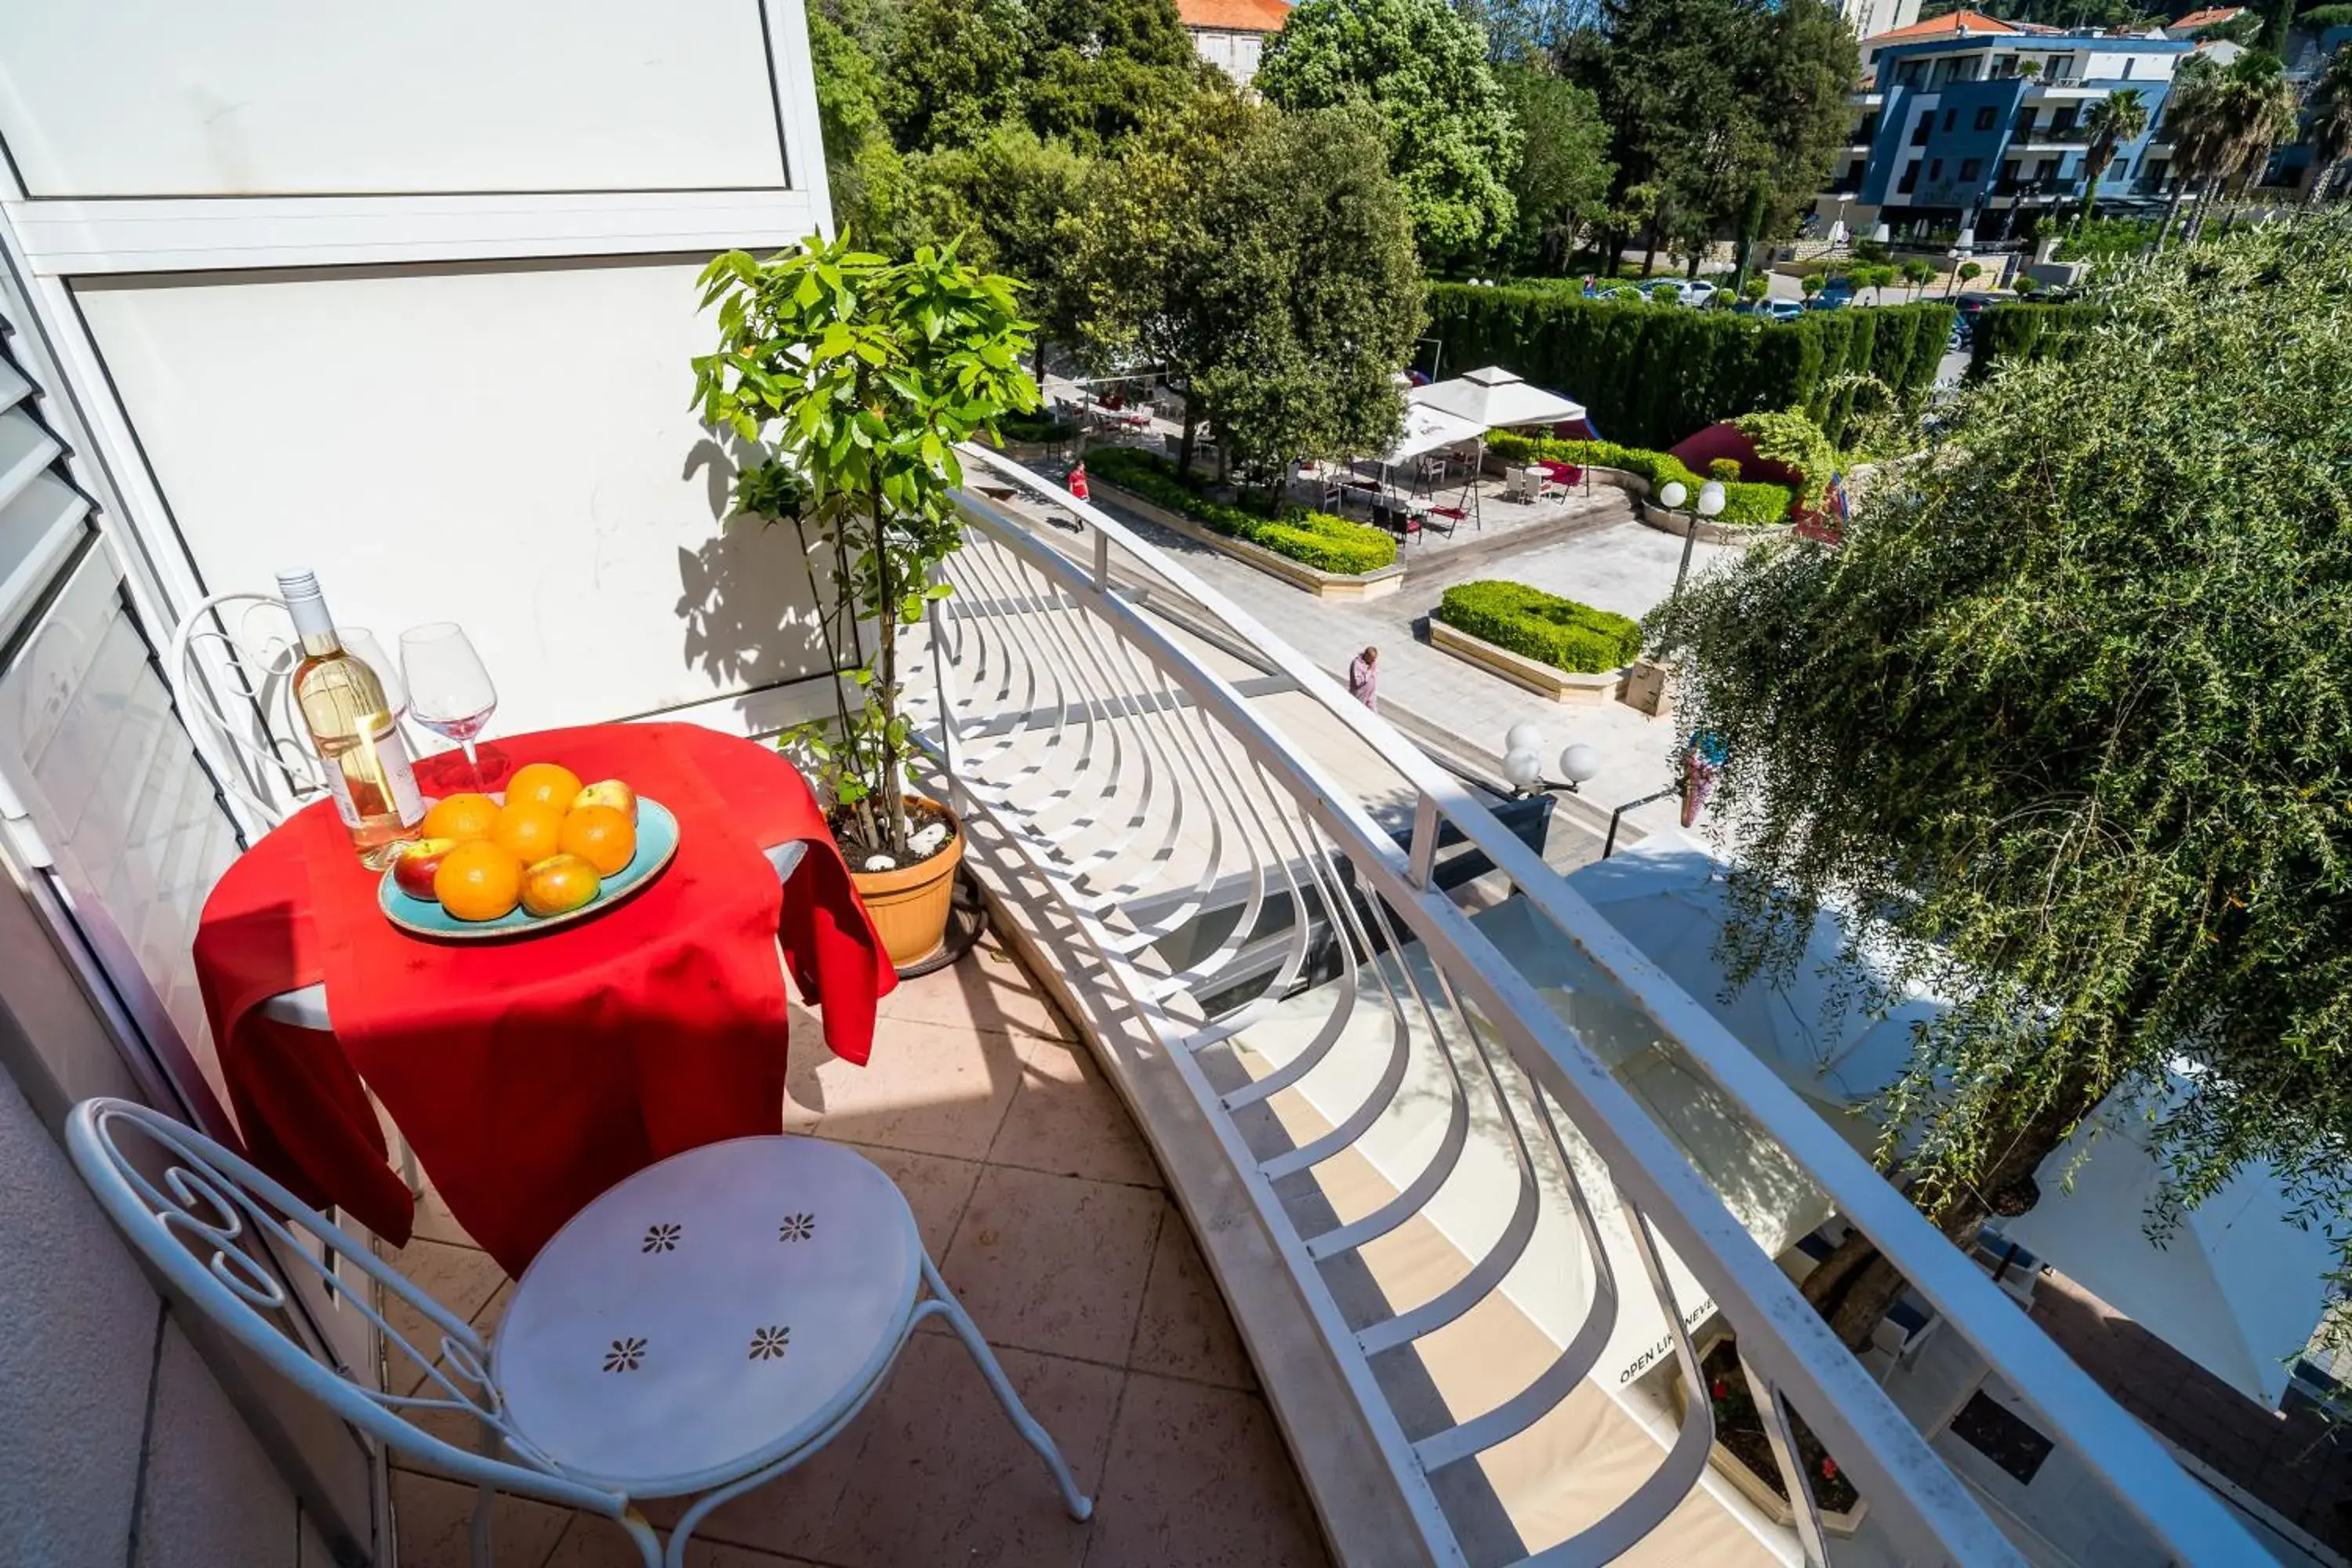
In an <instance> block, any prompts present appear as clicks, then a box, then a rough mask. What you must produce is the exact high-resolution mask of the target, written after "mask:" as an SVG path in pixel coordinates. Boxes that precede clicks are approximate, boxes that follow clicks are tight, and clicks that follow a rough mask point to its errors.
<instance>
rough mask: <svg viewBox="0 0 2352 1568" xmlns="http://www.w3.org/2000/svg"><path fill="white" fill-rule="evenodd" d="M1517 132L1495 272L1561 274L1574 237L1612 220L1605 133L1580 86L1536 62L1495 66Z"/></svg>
mask: <svg viewBox="0 0 2352 1568" xmlns="http://www.w3.org/2000/svg"><path fill="white" fill-rule="evenodd" d="M1496 76H1497V77H1498V78H1499V79H1500V80H1501V81H1502V84H1503V93H1504V96H1505V98H1506V99H1507V100H1508V101H1509V103H1510V106H1511V113H1512V117H1513V118H1514V119H1515V120H1517V122H1518V127H1519V137H1520V140H1519V157H1518V162H1517V163H1515V164H1514V165H1512V168H1511V172H1510V178H1509V180H1508V182H1507V184H1509V186H1510V191H1511V200H1512V202H1513V203H1514V205H1516V206H1517V216H1516V218H1515V219H1514V220H1513V223H1512V226H1511V228H1510V230H1509V232H1508V234H1507V236H1506V237H1504V239H1503V240H1502V242H1501V243H1500V244H1499V245H1497V246H1496V263H1497V265H1496V268H1495V269H1496V270H1498V271H1506V272H1561V271H1565V270H1566V269H1567V267H1568V261H1569V255H1570V252H1571V251H1572V250H1573V249H1574V248H1575V246H1576V238H1577V235H1578V234H1579V232H1580V231H1581V230H1582V229H1584V228H1585V227H1586V226H1590V225H1594V224H1598V223H1600V222H1601V221H1602V220H1603V219H1605V218H1606V217H1607V216H1609V181H1610V176H1611V175H1612V174H1614V173H1615V169H1614V166H1613V165H1612V164H1611V163H1610V162H1609V128H1608V127H1607V126H1606V125H1604V124H1602V123H1601V105H1600V102H1599V100H1596V99H1595V98H1594V97H1593V96H1592V94H1591V92H1590V91H1588V90H1586V89H1583V88H1581V87H1579V86H1577V85H1576V84H1575V83H1574V82H1571V81H1568V80H1566V79H1563V78H1561V77H1559V75H1557V74H1555V73H1554V72H1552V71H1551V70H1549V69H1548V68H1544V67H1541V66H1536V65H1510V66H1504V67H1501V68H1498V69H1497V71H1496Z"/></svg>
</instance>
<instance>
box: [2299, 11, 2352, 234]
mask: <svg viewBox="0 0 2352 1568" xmlns="http://www.w3.org/2000/svg"><path fill="white" fill-rule="evenodd" d="M2306 101H2307V102H2308V103H2309V104H2310V106H2311V110H2312V116H2311V133H2310V134H2311V184H2309V185H2308V186H2306V187H2305V190H2304V193H2303V199H2304V200H2305V201H2306V202H2314V201H2317V200H2318V199H2319V198H2320V196H2321V195H2324V194H2325V193H2326V189H2327V187H2328V185H2329V184H2331V183H2333V181H2334V180H2335V177H2336V164H2338V163H2342V162H2343V161H2344V157H2345V155H2346V154H2347V153H2352V49H2337V50H2336V52H2335V53H2334V54H2332V55H2330V56H2328V57H2327V64H2326V67H2325V68H2323V69H2322V70H2321V71H2320V73H2319V79H2318V80H2316V81H2315V82H2313V83H2312V84H2311V97H2310V98H2309V99H2308V100H2306Z"/></svg>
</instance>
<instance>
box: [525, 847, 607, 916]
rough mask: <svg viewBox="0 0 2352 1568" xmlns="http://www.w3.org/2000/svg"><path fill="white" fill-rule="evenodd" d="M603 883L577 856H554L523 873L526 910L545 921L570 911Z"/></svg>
mask: <svg viewBox="0 0 2352 1568" xmlns="http://www.w3.org/2000/svg"><path fill="white" fill-rule="evenodd" d="M603 886H604V883H603V882H602V881H601V880H600V879H598V878H597V875H596V868H595V867H593V866H591V865H590V864H588V862H587V861H585V860H583V859H582V858H580V857H579V856H577V855H551V856H549V857H548V858H546V859H544V860H541V862H539V863H538V864H537V865H535V866H533V867H532V868H530V870H528V871H525V872H524V873H523V874H522V908H523V913H525V914H527V915H531V916H534V917H536V918H538V919H540V920H545V919H546V918H547V917H548V916H550V915H562V914H569V913H571V912H572V910H576V909H578V908H579V907H580V906H581V905H583V904H584V903H586V902H588V900H591V899H593V898H594V897H595V896H596V893H597V890H598V889H601V888H602V887H603Z"/></svg>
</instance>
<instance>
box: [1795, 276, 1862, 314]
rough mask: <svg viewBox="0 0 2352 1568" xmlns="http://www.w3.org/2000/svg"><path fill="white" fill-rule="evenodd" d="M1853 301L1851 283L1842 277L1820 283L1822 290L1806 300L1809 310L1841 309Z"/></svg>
mask: <svg viewBox="0 0 2352 1568" xmlns="http://www.w3.org/2000/svg"><path fill="white" fill-rule="evenodd" d="M1851 304H1853V284H1852V283H1849V282H1847V281H1846V280H1845V279H1843V278H1838V279H1832V280H1831V281H1829V282H1827V283H1824V284H1822V291H1821V292H1820V293H1818V294H1816V295H1814V296H1813V297H1812V299H1811V300H1810V301H1808V302H1807V304H1806V307H1805V308H1806V309H1807V310H1844V309H1845V308H1846V307H1847V306H1848V305H1851Z"/></svg>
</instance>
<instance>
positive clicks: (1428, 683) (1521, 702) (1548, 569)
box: [1107, 491, 1738, 828]
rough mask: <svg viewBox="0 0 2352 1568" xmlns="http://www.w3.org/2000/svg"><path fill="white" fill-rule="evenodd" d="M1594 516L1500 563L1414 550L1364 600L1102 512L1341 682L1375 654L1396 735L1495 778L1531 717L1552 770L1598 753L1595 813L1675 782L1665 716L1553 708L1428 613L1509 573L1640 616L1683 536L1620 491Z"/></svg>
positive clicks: (1703, 556) (1656, 808)
mask: <svg viewBox="0 0 2352 1568" xmlns="http://www.w3.org/2000/svg"><path fill="white" fill-rule="evenodd" d="M1588 504H1589V505H1590V506H1591V508H1593V509H1594V511H1595V513H1596V515H1597V516H1600V517H1602V518H1605V517H1607V516H1608V515H1610V514H1611V512H1612V510H1613V513H1614V515H1616V516H1617V517H1618V518H1620V519H1621V521H1613V522H1605V523H1604V525H1603V526H1601V527H1598V528H1594V529H1592V530H1590V531H1584V532H1580V533H1575V534H1572V535H1570V536H1568V537H1566V538H1556V539H1552V540H1549V542H1541V543H1538V544H1536V545H1534V546H1533V547H1532V548H1530V549H1528V550H1527V551H1524V552H1517V553H1515V554H1512V555H1509V556H1507V557H1504V558H1501V559H1485V560H1474V561H1471V562H1468V563H1465V564H1464V565H1463V566H1461V567H1459V568H1455V569H1453V570H1448V569H1447V568H1446V567H1445V566H1443V565H1437V564H1435V563H1433V564H1432V566H1431V568H1430V569H1429V570H1426V571H1424V570H1423V569H1422V567H1421V563H1422V561H1423V556H1422V555H1421V553H1420V549H1419V547H1418V546H1415V547H1412V549H1410V550H1409V551H1408V552H1407V553H1406V554H1405V556H1404V557H1403V559H1404V561H1405V585H1404V589H1403V591H1402V593H1399V594H1396V595H1391V596H1390V597H1388V598H1384V599H1374V600H1370V601H1369V602H1367V603H1363V604H1342V603H1338V602H1335V601H1331V600H1318V599H1316V598H1314V597H1312V596H1310V595H1307V594H1305V593H1303V592H1301V591H1300V590H1298V589H1297V588H1294V587H1291V586H1290V585H1289V584H1286V583H1283V582H1280V581H1278V580H1276V579H1275V578H1273V577H1269V576H1267V575H1266V574H1265V573H1263V572H1260V571H1257V570H1256V569H1255V568H1254V567H1251V566H1246V565H1244V564H1243V563H1241V562H1238V561H1235V560H1234V559H1233V558H1232V557H1230V556H1227V555H1223V554H1221V553H1219V552H1216V551H1214V550H1211V549H1210V548H1208V547H1207V546H1206V545H1203V544H1201V543H1199V542H1196V541H1194V540H1192V539H1188V538H1186V537H1184V536H1183V535H1181V534H1179V533H1176V532H1175V531H1172V530H1170V529H1165V528H1161V527H1160V526H1158V525H1157V524H1154V523H1151V522H1150V521H1145V520H1144V519H1142V518H1140V517H1138V516H1136V515H1135V514H1134V513H1132V512H1128V511H1123V510H1120V509H1119V508H1118V506H1116V505H1108V507H1107V510H1109V511H1110V512H1111V513H1112V514H1113V515H1115V516H1117V517H1118V519H1119V520H1120V521H1122V522H1125V523H1127V524H1128V525H1129V527H1131V528H1133V529H1134V530H1135V531H1137V532H1138V533H1139V534H1140V535H1141V536H1142V537H1143V538H1145V539H1147V540H1149V541H1150V542H1152V543H1153V544H1155V545H1157V546H1159V547H1160V549H1161V550H1162V551H1164V552H1167V553H1168V554H1170V555H1171V556H1173V557H1175V558H1176V559H1178V560H1180V561H1181V562H1182V563H1184V564H1185V565H1186V566H1187V567H1188V568H1190V569H1191V570H1192V571H1193V572H1194V573H1196V574H1199V575H1200V576H1201V577H1202V578H1203V579H1204V580H1206V581H1207V582H1208V583H1209V584H1211V585H1212V586H1213V587H1215V588H1216V589H1218V590H1219V591H1220V592H1222V593H1223V594H1224V595H1226V596H1227V597H1228V598H1230V599H1232V600H1233V601H1234V603H1235V604H1236V605H1240V606H1241V607H1242V608H1243V609H1244V610H1245V611H1247V612H1248V613H1249V614H1250V615H1252V616H1255V617H1256V618H1257V619H1258V620H1259V621H1260V622H1262V623H1263V624H1264V625H1265V626H1267V627H1268V628H1269V629H1270V630H1272V631H1273V632H1274V633H1275V634H1276V636H1278V637H1283V638H1284V639H1286V641H1288V642H1289V643H1290V644H1291V646H1292V647H1296V648H1297V649H1298V650H1299V652H1301V653H1303V654H1305V655H1306V656H1307V658H1310V659H1312V660H1313V661H1314V662H1315V664H1316V666H1317V667H1318V668H1321V669H1322V670H1324V671H1325V672H1326V673H1328V674H1329V675H1332V676H1333V677H1335V678H1338V679H1345V678H1346V674H1347V668H1348V663H1349V660H1350V659H1352V658H1355V656H1356V655H1357V654H1358V653H1360V652H1361V651H1362V650H1363V648H1364V647H1366V646H1367V645H1373V646H1377V647H1379V648H1380V650H1381V686H1380V689H1381V712H1382V713H1384V714H1386V715H1387V716H1388V717H1389V718H1390V719H1391V721H1395V722H1396V723H1397V725H1398V727H1399V728H1401V729H1403V730H1405V731H1407V732H1408V733H1411V734H1413V735H1414V736H1415V737H1416V738H1419V739H1422V740H1423V741H1424V742H1431V741H1435V742H1437V743H1438V744H1440V745H1441V746H1442V747H1443V748H1444V750H1446V751H1449V752H1453V753H1454V754H1455V756H1456V758H1457V759H1458V760H1460V761H1463V762H1466V763H1470V764H1472V765H1473V766H1474V767H1475V768H1476V769H1477V770H1478V771H1481V772H1484V773H1487V774H1488V775H1490V776H1492V777H1495V778H1497V779H1499V777H1500V773H1501V762H1502V751H1503V736H1504V734H1505V732H1506V731H1508V730H1509V729H1510V727H1511V726H1512V725H1514V724H1517V723H1519V722H1522V721H1532V722H1534V723H1535V724H1537V725H1538V727H1540V728H1541V729H1542V730H1543V731H1544V735H1545V745H1544V746H1543V747H1542V748H1541V749H1542V751H1543V752H1544V757H1545V763H1546V765H1547V766H1548V767H1549V766H1550V765H1552V763H1553V760H1554V759H1556V758H1557V757H1558V756H1559V751H1560V748H1562V747H1563V746H1566V745H1567V744H1569V743H1570V742H1574V741H1581V742H1585V743H1586V744H1588V745H1590V746H1591V747H1592V748H1593V749H1594V750H1595V751H1597V752H1600V753H1601V773H1600V774H1599V775H1598V776H1597V777H1595V778H1593V779H1592V780H1591V781H1590V782H1589V783H1587V784H1585V785H1584V787H1583V790H1582V792H1581V793H1582V795H1583V797H1584V800H1585V801H1586V802H1587V803H1589V804H1590V805H1593V806H1595V807H1597V808H1598V810H1599V812H1600V814H1601V816H1606V815H1607V813H1608V812H1609V810H1610V809H1611V808H1612V807H1614V806H1616V805H1619V804H1621V803H1622V802H1625V801H1630V800H1634V799H1637V798H1639V797H1640V796H1643V795H1650V794H1653V793H1654V792H1655V791H1657V790H1660V789H1663V788H1664V787H1665V786H1666V785H1667V784H1669V783H1671V782H1672V774H1671V772H1670V765H1669V758H1670V756H1671V753H1672V752H1673V751H1674V749H1675V741H1676V733H1675V727H1674V725H1673V723H1672V721H1665V720H1656V719H1652V718H1650V717H1648V716H1647V715H1645V714H1643V713H1639V712H1636V711H1635V710H1633V709H1632V708H1629V707H1627V706H1625V704H1623V703H1622V702H1612V703H1606V704H1599V705H1594V706H1584V705H1581V704H1568V703H1559V702H1553V701H1550V700H1547V699H1544V698H1542V697H1538V696H1537V695H1536V694H1535V693H1534V692H1531V691H1528V690H1524V689H1521V688H1519V687H1517V686H1514V685H1512V684H1511V683H1510V682H1508V681H1507V680H1503V679H1499V678H1498V677H1496V676H1493V675H1489V674H1487V673H1486V671H1484V670H1481V669H1478V668H1475V667H1474V666H1472V665H1469V664H1466V663H1465V662H1464V661H1462V660H1461V659H1458V658H1454V656H1453V655H1451V654H1448V653H1444V652H1441V651H1439V650H1438V649H1436V648H1434V647H1430V646H1429V644H1428V643H1427V642H1426V641H1425V640H1423V639H1424V638H1426V637H1427V636H1428V618H1429V612H1430V610H1431V609H1432V608H1433V606H1434V605H1436V603H1437V599H1438V595H1439V594H1440V593H1441V592H1442V591H1443V590H1444V587H1445V586H1446V585H1447V584H1449V583H1453V582H1458V581H1462V580H1464V579H1465V578H1470V577H1504V578H1508V579H1510V580H1511V581H1514V582H1520V583H1526V584H1528V585H1529V586H1531V587H1538V588H1541V589H1544V590H1545V591H1546V592H1549V593H1554V594H1560V595H1565V596H1567V597H1570V598H1573V599H1577V600H1580V601H1581V602H1583V603H1585V604H1588V605H1595V606H1597V607H1599V608H1601V609H1604V610H1614V611H1616V612H1617V613H1618V614H1620V615H1625V616H1634V617H1636V618H1638V617H1640V616H1644V615H1646V614H1648V613H1649V612H1650V611H1651V610H1653V609H1654V608H1655V607H1656V606H1657V605H1660V604H1662V603H1664V600H1665V599H1666V597H1667V596H1668V595H1670V594H1672V592H1673V591H1674V582H1675V567H1676V565H1677V563H1679V561H1680V558H1681V553H1682V540H1681V539H1680V538H1679V537H1677V536H1675V535H1673V534H1668V533H1663V532H1660V531H1657V530H1655V529H1652V528H1648V527H1645V526H1644V525H1643V524H1642V523H1640V522H1638V521H1633V520H1632V513H1631V509H1630V507H1628V505H1627V504H1626V501H1625V499H1624V498H1623V497H1622V495H1618V494H1614V493H1613V492H1612V493H1611V494H1609V495H1607V496H1605V497H1604V496H1603V495H1602V494H1601V492H1597V491H1596V492H1595V496H1594V499H1593V500H1592V501H1591V502H1590V503H1588ZM1737 553H1738V551H1737V549H1736V547H1732V546H1725V545H1712V544H1706V543H1699V544H1695V545H1694V546H1693V547H1692V559H1691V573H1692V575H1693V576H1694V577H1696V576H1698V575H1699V574H1702V573H1704V572H1706V570H1708V569H1710V568H1711V567H1713V566H1714V565H1715V564H1716V563H1718V562H1721V561H1723V560H1725V559H1727V558H1729V557H1732V556H1734V555H1736V554H1737ZM1675 810H1676V806H1675V802H1674V801H1672V800H1665V801H1660V802H1656V803H1654V804H1653V805H1648V806H1644V807H1640V808H1637V809H1635V810H1634V811H1632V812H1629V813H1627V814H1626V820H1627V821H1628V822H1629V823H1631V824H1633V825H1634V826H1636V827H1640V828H1648V827H1660V826H1668V825H1670V824H1671V823H1673V822H1674V820H1675Z"/></svg>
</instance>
